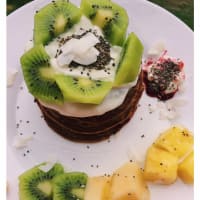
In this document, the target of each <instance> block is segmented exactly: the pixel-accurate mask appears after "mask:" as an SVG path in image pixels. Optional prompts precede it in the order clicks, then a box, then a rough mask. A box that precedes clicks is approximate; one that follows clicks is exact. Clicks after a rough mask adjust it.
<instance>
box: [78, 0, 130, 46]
mask: <svg viewBox="0 0 200 200" xmlns="http://www.w3.org/2000/svg"><path fill="white" fill-rule="evenodd" d="M81 10H82V12H83V13H84V14H85V15H86V16H87V17H88V18H90V19H91V21H92V22H93V24H95V25H97V26H99V27H100V28H101V29H102V30H103V33H104V35H105V38H106V39H107V40H108V41H109V42H110V43H111V44H113V45H119V46H121V45H122V44H123V43H124V40H125V37H126V30H127V27H128V15H127V12H126V10H125V9H124V8H122V7H121V6H119V5H117V4H116V3H113V2H112V1H110V0H82V1H81Z"/></svg>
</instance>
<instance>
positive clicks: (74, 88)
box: [56, 75, 112, 104]
mask: <svg viewBox="0 0 200 200" xmlns="http://www.w3.org/2000/svg"><path fill="white" fill-rule="evenodd" d="M56 82H57V84H58V86H59V87H60V89H61V90H62V93H63V95H64V98H65V100H66V101H69V102H79V103H90V104H99V103H100V102H101V101H102V100H103V98H104V97H105V96H106V94H107V93H108V92H109V91H110V89H111V88H112V82H106V81H100V80H90V79H87V78H77V77H76V78H75V77H71V76H64V75H57V76H56Z"/></svg>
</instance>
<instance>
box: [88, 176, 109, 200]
mask: <svg viewBox="0 0 200 200" xmlns="http://www.w3.org/2000/svg"><path fill="white" fill-rule="evenodd" d="M109 190H110V178H109V177H106V176H97V177H89V178H88V181H87V185H86V189H85V193H84V200H106V199H108V196H109Z"/></svg>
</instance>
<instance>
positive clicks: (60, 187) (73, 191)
mask: <svg viewBox="0 0 200 200" xmlns="http://www.w3.org/2000/svg"><path fill="white" fill-rule="evenodd" d="M87 178H88V176H87V175H86V174H85V173H82V172H70V173H65V174H62V175H60V176H57V177H56V178H55V179H54V194H53V199H54V200H77V199H80V200H83V198H84V192H85V187H86V183H87Z"/></svg>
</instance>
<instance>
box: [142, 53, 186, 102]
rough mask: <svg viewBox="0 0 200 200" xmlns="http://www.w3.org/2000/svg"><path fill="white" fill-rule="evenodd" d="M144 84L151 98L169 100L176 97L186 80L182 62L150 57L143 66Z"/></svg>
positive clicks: (165, 55)
mask: <svg viewBox="0 0 200 200" xmlns="http://www.w3.org/2000/svg"><path fill="white" fill-rule="evenodd" d="M142 68H143V72H144V83H145V85H146V92H147V94H148V95H149V96H152V97H157V98H158V99H160V100H168V99H170V98H172V97H173V96H174V94H175V93H176V92H177V91H178V90H179V87H180V86H181V85H182V83H183V81H184V80H185V73H184V71H183V68H184V63H183V61H182V60H180V59H177V58H174V57H170V56H168V55H167V50H164V51H163V52H162V53H161V55H160V56H159V57H148V58H147V59H146V60H145V62H144V64H143V67H142Z"/></svg>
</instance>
